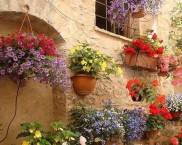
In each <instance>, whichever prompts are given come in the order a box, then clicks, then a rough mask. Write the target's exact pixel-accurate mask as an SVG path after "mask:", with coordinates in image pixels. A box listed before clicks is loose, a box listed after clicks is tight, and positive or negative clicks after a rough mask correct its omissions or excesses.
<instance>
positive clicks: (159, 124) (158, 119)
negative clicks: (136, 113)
mask: <svg viewBox="0 0 182 145" xmlns="http://www.w3.org/2000/svg"><path fill="white" fill-rule="evenodd" d="M164 127H165V120H164V118H163V117H162V116H160V115H155V116H154V115H148V117H147V130H148V131H151V130H158V129H164Z"/></svg>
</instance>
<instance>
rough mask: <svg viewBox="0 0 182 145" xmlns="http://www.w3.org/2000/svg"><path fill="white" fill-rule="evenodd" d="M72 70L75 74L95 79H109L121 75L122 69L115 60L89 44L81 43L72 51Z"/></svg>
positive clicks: (70, 55)
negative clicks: (86, 75)
mask: <svg viewBox="0 0 182 145" xmlns="http://www.w3.org/2000/svg"><path fill="white" fill-rule="evenodd" d="M69 58H70V69H71V70H72V71H73V72H75V73H83V74H89V75H91V76H94V77H106V78H107V77H108V76H109V75H110V74H121V72H122V71H121V68H120V67H119V66H118V65H117V64H116V63H115V62H114V60H113V59H112V58H111V57H109V56H107V55H104V54H102V53H100V52H99V51H97V50H93V49H92V48H91V47H90V46H89V44H87V43H79V44H78V45H77V46H75V47H74V48H72V49H71V50H70V54H69Z"/></svg>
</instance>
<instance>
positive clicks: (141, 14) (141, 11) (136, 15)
mask: <svg viewBox="0 0 182 145" xmlns="http://www.w3.org/2000/svg"><path fill="white" fill-rule="evenodd" d="M144 16H145V11H144V9H143V8H142V9H139V11H138V12H133V13H132V17H133V18H142V17H144Z"/></svg>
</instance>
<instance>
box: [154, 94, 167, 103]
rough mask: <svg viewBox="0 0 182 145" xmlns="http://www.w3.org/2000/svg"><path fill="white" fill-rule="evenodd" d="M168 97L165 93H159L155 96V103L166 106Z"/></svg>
mask: <svg viewBox="0 0 182 145" xmlns="http://www.w3.org/2000/svg"><path fill="white" fill-rule="evenodd" d="M165 103H166V97H165V96H164V95H159V96H157V97H156V98H155V104H157V105H163V106H165Z"/></svg>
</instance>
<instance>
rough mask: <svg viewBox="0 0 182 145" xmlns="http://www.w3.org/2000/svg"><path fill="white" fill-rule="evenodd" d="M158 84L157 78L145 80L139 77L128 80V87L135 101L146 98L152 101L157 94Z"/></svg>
mask: <svg viewBox="0 0 182 145" xmlns="http://www.w3.org/2000/svg"><path fill="white" fill-rule="evenodd" d="M157 86H158V81H157V80H153V81H152V82H145V81H142V80H139V79H133V80H129V81H128V82H127V85H126V88H127V89H128V91H129V95H130V96H131V98H132V100H133V101H141V100H144V99H146V101H147V102H151V101H153V100H154V99H155V97H156V95H157Z"/></svg>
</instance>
